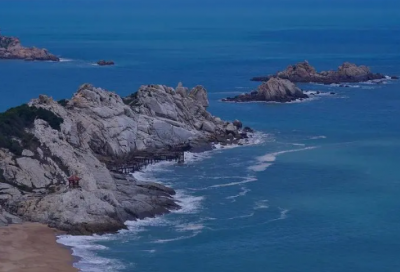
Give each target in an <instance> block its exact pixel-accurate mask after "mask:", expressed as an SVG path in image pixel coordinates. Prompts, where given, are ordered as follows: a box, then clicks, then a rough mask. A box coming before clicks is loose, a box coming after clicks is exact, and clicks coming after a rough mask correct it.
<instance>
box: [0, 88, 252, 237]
mask: <svg viewBox="0 0 400 272" xmlns="http://www.w3.org/2000/svg"><path fill="white" fill-rule="evenodd" d="M208 105H209V103H208V98H207V91H206V90H205V89H204V88H203V87H202V86H197V87H194V88H193V89H191V90H189V89H188V88H186V87H183V86H182V84H179V85H178V87H177V88H176V89H174V88H171V87H167V86H163V85H144V86H141V87H140V88H139V90H138V91H137V92H135V93H133V94H132V95H130V96H128V97H125V98H121V97H120V96H119V95H117V94H116V93H113V92H110V91H107V90H104V89H101V88H96V87H94V86H92V85H90V84H84V85H82V86H81V87H80V88H79V89H78V91H77V92H76V93H75V94H74V95H73V97H72V98H71V99H69V100H62V101H58V102H57V101H54V100H53V99H52V98H50V97H47V96H45V95H41V96H39V98H37V99H33V100H32V101H30V102H29V104H28V105H23V106H20V107H17V108H14V109H10V110H8V111H7V112H5V113H2V114H0V126H1V128H2V130H3V132H4V130H9V132H8V134H11V136H10V137H9V138H8V139H4V138H2V137H1V136H2V133H0V225H5V224H9V223H16V222H19V221H21V220H24V221H35V222H41V223H45V224H48V225H50V226H52V227H56V228H58V229H61V230H65V231H67V232H68V233H73V234H91V233H104V232H112V231H117V230H119V229H121V228H124V227H125V225H124V222H125V221H126V220H137V219H140V218H144V217H153V216H156V215H160V214H164V213H168V212H169V211H171V210H175V209H179V208H180V206H179V202H178V201H177V200H176V199H174V197H173V195H174V194H175V192H174V190H173V189H171V188H168V187H166V186H163V185H161V184H158V183H155V182H143V181H139V180H136V179H134V178H133V177H132V176H129V175H126V174H122V173H117V172H113V171H111V170H110V169H109V168H108V163H109V162H110V161H111V162H114V163H115V162H118V161H121V159H124V158H127V157H128V156H130V155H132V154H133V155H134V154H136V153H138V152H142V153H143V152H147V153H148V154H152V152H156V151H159V150H174V148H178V147H180V146H182V145H184V146H185V148H186V150H189V149H190V150H193V151H196V150H198V151H202V150H207V149H211V148H212V143H217V142H220V143H223V144H229V143H244V142H245V141H246V138H247V137H249V136H251V135H249V134H248V132H249V131H251V129H249V128H245V129H242V126H243V125H242V123H241V122H240V121H239V120H235V122H225V121H222V120H221V119H220V118H217V117H215V116H213V115H212V114H210V113H209V112H208V111H207V107H208ZM15 118H20V122H19V126H22V125H23V126H24V127H23V129H21V128H20V127H16V126H9V122H8V121H7V120H8V119H10V120H11V119H12V120H14V119H15ZM21 118H22V119H21ZM3 134H4V133H3ZM122 161H123V160H122ZM71 175H76V176H78V177H80V178H81V181H80V187H78V188H69V187H68V185H67V184H66V183H67V180H68V177H69V176H71Z"/></svg>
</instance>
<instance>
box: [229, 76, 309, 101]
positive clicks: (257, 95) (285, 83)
mask: <svg viewBox="0 0 400 272" xmlns="http://www.w3.org/2000/svg"><path fill="white" fill-rule="evenodd" d="M304 98H308V95H306V94H304V93H303V91H302V90H301V89H300V88H298V87H296V86H295V85H294V84H293V83H292V82H290V81H289V80H286V79H281V78H271V79H269V80H268V81H267V82H264V83H263V84H261V85H260V86H259V87H258V89H257V91H254V92H251V93H247V94H241V95H238V96H235V97H233V98H230V97H228V98H226V99H223V100H222V101H225V102H227V101H231V102H251V101H266V102H269V101H274V102H281V103H284V102H290V101H294V100H297V99H304Z"/></svg>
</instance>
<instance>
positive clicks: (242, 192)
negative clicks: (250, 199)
mask: <svg viewBox="0 0 400 272" xmlns="http://www.w3.org/2000/svg"><path fill="white" fill-rule="evenodd" d="M240 189H241V191H240V193H238V194H237V195H233V196H228V197H226V199H230V200H232V202H235V201H236V198H238V197H242V196H245V195H247V193H248V192H250V191H251V190H250V189H247V188H246V187H242V188H240Z"/></svg>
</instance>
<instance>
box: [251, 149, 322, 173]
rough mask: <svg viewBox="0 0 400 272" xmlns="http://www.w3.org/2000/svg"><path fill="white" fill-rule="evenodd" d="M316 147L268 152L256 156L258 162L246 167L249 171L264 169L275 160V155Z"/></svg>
mask: <svg viewBox="0 0 400 272" xmlns="http://www.w3.org/2000/svg"><path fill="white" fill-rule="evenodd" d="M314 148H316V147H315V146H310V147H304V148H299V149H290V150H284V151H279V152H274V153H268V154H265V155H264V156H261V157H258V158H257V161H258V163H257V164H255V165H251V166H249V167H248V168H247V169H248V170H250V171H255V172H261V171H265V170H266V169H267V168H268V167H270V166H271V165H272V163H273V162H274V161H276V158H277V156H279V155H282V154H286V153H292V152H299V151H305V150H309V149H314Z"/></svg>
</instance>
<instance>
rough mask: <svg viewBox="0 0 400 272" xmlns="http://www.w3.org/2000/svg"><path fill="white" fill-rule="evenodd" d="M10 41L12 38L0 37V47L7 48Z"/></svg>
mask: <svg viewBox="0 0 400 272" xmlns="http://www.w3.org/2000/svg"><path fill="white" fill-rule="evenodd" d="M12 42H13V39H12V38H9V37H4V36H3V37H0V48H5V49H7V48H8V47H9V46H10V44H11V43H12Z"/></svg>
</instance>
